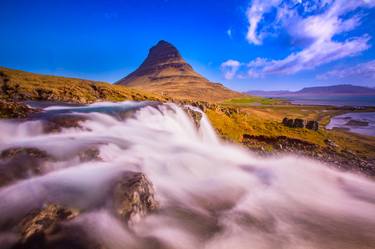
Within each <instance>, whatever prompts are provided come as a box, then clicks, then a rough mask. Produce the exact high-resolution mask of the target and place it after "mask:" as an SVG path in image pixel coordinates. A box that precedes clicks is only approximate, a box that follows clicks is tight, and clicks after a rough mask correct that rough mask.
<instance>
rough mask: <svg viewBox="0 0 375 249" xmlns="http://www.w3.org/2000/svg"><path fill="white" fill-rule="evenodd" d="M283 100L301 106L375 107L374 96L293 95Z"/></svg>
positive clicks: (284, 97)
mask: <svg viewBox="0 0 375 249" xmlns="http://www.w3.org/2000/svg"><path fill="white" fill-rule="evenodd" d="M271 97H272V96H271ZM281 98H283V99H287V100H289V101H291V102H292V103H293V104H300V105H329V106H375V96H374V95H361V96H356V95H311V96H310V95H301V96H295V95H292V96H282V97H281Z"/></svg>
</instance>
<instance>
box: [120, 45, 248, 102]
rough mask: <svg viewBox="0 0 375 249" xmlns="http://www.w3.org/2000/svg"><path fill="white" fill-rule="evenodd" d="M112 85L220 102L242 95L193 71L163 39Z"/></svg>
mask: <svg viewBox="0 0 375 249" xmlns="http://www.w3.org/2000/svg"><path fill="white" fill-rule="evenodd" d="M116 84H119V85H125V86H129V87H135V88H139V89H142V90H146V91H148V92H153V93H157V94H161V95H164V96H170V97H174V98H183V99H186V98H189V99H200V100H206V101H222V100H224V99H230V98H236V97H241V96H243V95H242V94H241V93H238V92H235V91H232V90H230V89H228V88H226V87H224V86H223V85H222V84H219V83H213V82H210V81H209V80H207V79H206V78H204V77H203V76H202V75H200V74H198V73H197V72H195V71H194V69H193V68H192V66H191V65H189V64H188V63H187V62H186V61H185V60H184V59H183V58H182V56H181V54H180V52H179V51H178V50H177V48H176V47H175V46H173V45H172V44H170V43H168V42H166V41H159V42H158V44H156V45H155V46H154V47H152V48H151V49H150V51H149V54H148V56H147V58H146V60H145V61H144V62H143V63H142V64H141V65H140V67H139V68H138V69H137V70H135V71H134V72H132V73H130V74H129V75H128V76H126V77H125V78H123V79H121V80H119V81H118V82H117V83H116Z"/></svg>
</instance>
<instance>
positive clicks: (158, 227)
mask: <svg viewBox="0 0 375 249" xmlns="http://www.w3.org/2000/svg"><path fill="white" fill-rule="evenodd" d="M127 110H132V111H130V113H131V114H130V115H119V114H118V113H119V112H121V111H122V112H124V111H127ZM66 113H70V115H79V116H81V117H82V116H84V117H85V119H84V120H82V121H80V127H72V128H65V129H63V130H62V131H60V132H59V133H50V134H46V133H44V131H43V129H42V123H43V121H42V120H41V119H40V120H39V119H35V120H31V121H25V122H15V121H12V122H11V121H1V122H0V151H3V150H5V149H7V148H14V147H33V148H38V149H40V150H43V151H46V152H47V153H48V154H50V155H53V156H54V157H55V158H59V161H57V162H49V163H47V164H45V165H43V167H42V171H43V173H44V174H43V175H42V176H33V175H30V177H29V178H28V179H26V180H20V181H17V182H15V183H12V184H10V185H7V186H5V187H2V188H1V189H0V225H1V224H4V223H6V222H7V221H8V220H10V219H16V218H17V217H22V216H23V215H25V214H26V213H27V212H29V211H30V210H31V209H33V208H38V207H40V206H41V205H42V204H43V203H45V202H53V203H59V204H61V205H64V206H69V207H75V208H80V209H82V210H86V212H85V213H84V214H82V215H81V216H79V217H78V219H75V220H74V222H75V223H77V224H79V225H80V226H82V227H83V228H84V229H85V230H86V231H89V233H90V234H91V235H92V236H93V237H95V238H96V239H97V240H99V241H100V243H101V244H102V245H104V247H105V248H109V249H120V248H127V249H128V248H139V249H141V248H168V249H171V248H179V249H185V248H186V249H188V248H206V249H211V248H215V249H218V248H235V249H241V248H252V249H268V248H270V249H271V248H272V249H273V248H288V249H297V248H298V249H309V248H311V249H314V248H319V249H325V248H332V249H337V248H340V249H345V248H353V249H360V248H375V183H374V182H373V181H371V180H368V179H366V178H363V177H361V176H356V175H352V174H349V173H342V172H338V171H335V170H332V169H330V168H327V167H325V166H323V165H321V164H319V163H318V162H315V161H311V160H307V159H304V158H297V157H294V156H287V157H282V158H269V159H264V158H258V157H256V156H255V155H253V154H252V153H250V152H249V151H247V150H245V149H243V148H241V147H239V146H236V145H232V144H228V143H225V142H223V141H221V140H220V139H219V138H218V137H217V136H216V134H215V132H214V130H213V128H212V127H211V125H210V123H209V121H208V120H207V118H206V117H205V116H204V115H203V118H202V119H201V121H200V125H199V129H197V128H196V127H195V125H194V123H193V122H192V120H190V118H189V116H187V114H185V112H184V111H183V110H182V109H181V108H180V107H177V106H176V105H174V104H164V105H155V104H149V103H135V102H124V103H117V104H113V103H102V104H95V105H90V106H86V107H61V106H54V107H47V108H46V109H45V110H44V113H43V115H52V114H58V115H66ZM86 148H97V149H98V150H99V157H100V158H101V160H98V161H90V162H81V161H80V160H79V159H77V157H75V156H74V155H75V154H76V153H77V151H80V150H83V149H86ZM128 170H131V171H140V172H144V174H145V175H146V176H147V177H148V178H149V179H150V180H151V181H152V183H153V184H154V186H155V190H156V196H157V198H158V200H159V202H160V210H159V211H158V212H155V213H153V214H150V215H149V216H147V217H145V218H143V219H141V220H139V221H138V222H137V223H135V224H133V225H131V227H130V228H126V227H125V226H124V225H123V224H122V223H121V221H120V220H118V219H117V218H115V217H114V216H112V215H111V213H110V212H108V210H106V209H104V208H102V209H100V210H97V209H95V208H90V207H93V206H95V205H94V204H95V203H96V202H98V200H100V199H102V198H105V196H103V195H104V194H105V191H104V189H105V188H106V186H107V185H108V184H110V182H111V179H113V178H114V177H115V176H116V175H118V174H120V173H121V172H123V171H128ZM72 222H73V221H72ZM7 234H8V233H5V232H3V233H2V234H1V235H0V237H1V236H3V237H5V236H6V235H7ZM150 241H153V243H151V242H150ZM0 247H1V245H0Z"/></svg>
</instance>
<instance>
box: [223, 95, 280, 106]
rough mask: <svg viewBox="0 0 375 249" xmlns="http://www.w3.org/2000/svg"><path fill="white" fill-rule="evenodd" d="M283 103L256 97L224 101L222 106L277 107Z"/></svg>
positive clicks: (278, 100) (277, 100)
mask: <svg viewBox="0 0 375 249" xmlns="http://www.w3.org/2000/svg"><path fill="white" fill-rule="evenodd" d="M281 103H283V101H282V100H280V99H273V98H263V97H258V96H249V97H245V98H234V99H229V100H226V101H224V104H235V105H257V104H258V105H279V104H281Z"/></svg>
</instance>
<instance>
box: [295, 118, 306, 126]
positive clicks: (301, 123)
mask: <svg viewBox="0 0 375 249" xmlns="http://www.w3.org/2000/svg"><path fill="white" fill-rule="evenodd" d="M293 127H294V128H304V127H305V121H304V120H303V119H300V118H296V119H294V122H293Z"/></svg>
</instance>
